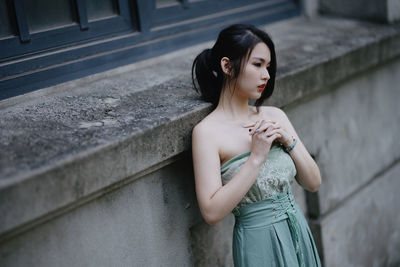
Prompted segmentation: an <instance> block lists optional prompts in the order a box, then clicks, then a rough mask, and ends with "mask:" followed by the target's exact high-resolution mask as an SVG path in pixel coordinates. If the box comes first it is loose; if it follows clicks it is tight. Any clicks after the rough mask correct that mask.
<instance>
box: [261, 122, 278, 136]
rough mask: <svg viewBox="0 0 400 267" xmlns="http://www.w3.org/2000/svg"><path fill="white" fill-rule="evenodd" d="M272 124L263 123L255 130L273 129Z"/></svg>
mask: <svg viewBox="0 0 400 267" xmlns="http://www.w3.org/2000/svg"><path fill="white" fill-rule="evenodd" d="M273 127H274V124H273V123H271V122H269V123H264V124H262V125H261V126H260V127H259V128H258V131H257V132H260V133H261V132H265V131H267V130H273V129H274V128H273Z"/></svg>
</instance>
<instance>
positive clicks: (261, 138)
mask: <svg viewBox="0 0 400 267" xmlns="http://www.w3.org/2000/svg"><path fill="white" fill-rule="evenodd" d="M243 127H244V128H248V129H249V134H250V135H251V136H252V138H251V139H252V140H251V153H250V157H249V159H250V160H254V161H255V162H256V163H257V164H262V163H263V162H264V161H266V160H267V157H268V152H269V150H270V149H271V146H272V144H273V142H274V141H275V139H277V138H280V137H281V135H280V134H279V133H273V134H272V135H270V136H267V135H269V133H270V132H271V131H273V130H275V129H277V128H279V127H280V126H279V125H278V124H277V123H276V122H274V121H270V120H269V121H265V120H261V121H258V122H256V123H253V124H250V125H244V126H243Z"/></svg>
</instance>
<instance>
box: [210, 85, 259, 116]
mask: <svg viewBox="0 0 400 267" xmlns="http://www.w3.org/2000/svg"><path fill="white" fill-rule="evenodd" d="M230 88H233V86H231V87H230ZM230 88H229V87H225V88H223V90H222V92H221V96H220V99H219V102H218V106H217V108H216V110H220V111H221V112H223V114H224V117H225V118H226V119H228V120H231V121H238V122H240V123H245V122H247V121H249V120H250V116H251V113H252V112H251V111H250V110H249V99H248V98H247V97H243V96H240V95H238V94H237V90H236V91H234V92H233V89H231V90H230Z"/></svg>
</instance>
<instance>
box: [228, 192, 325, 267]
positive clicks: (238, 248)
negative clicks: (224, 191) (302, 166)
mask: <svg viewBox="0 0 400 267" xmlns="http://www.w3.org/2000/svg"><path fill="white" fill-rule="evenodd" d="M232 213H233V214H234V215H235V226H234V229H233V243H232V253H233V262H234V264H235V266H236V267H245V266H246V267H267V266H271V267H281V266H288V267H296V266H301V267H313V266H321V262H320V259H319V256H318V252H317V248H316V246H315V243H314V240H313V237H312V235H311V231H310V228H309V227H308V224H307V221H306V219H305V218H304V215H303V213H302V211H301V210H300V208H299V206H298V204H297V203H296V202H295V201H294V198H293V195H292V193H291V191H290V188H289V189H287V190H286V191H285V192H282V193H278V194H275V195H273V196H271V197H269V198H266V199H264V200H261V201H258V202H254V203H251V204H248V205H246V206H243V207H241V208H235V209H234V210H233V211H232Z"/></svg>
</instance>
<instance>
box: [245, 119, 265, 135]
mask: <svg viewBox="0 0 400 267" xmlns="http://www.w3.org/2000/svg"><path fill="white" fill-rule="evenodd" d="M263 122H264V120H261V121H257V122H256V124H255V125H254V127H253V128H252V129H251V130H250V133H249V134H250V135H253V134H254V133H256V132H258V131H257V130H258V128H259V127H260V125H261V123H263Z"/></svg>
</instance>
